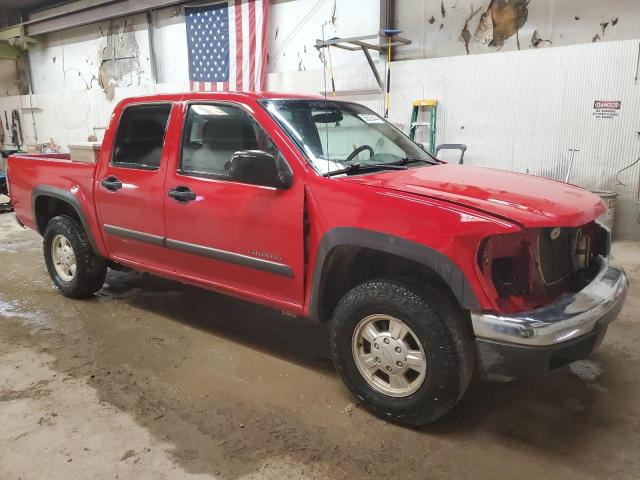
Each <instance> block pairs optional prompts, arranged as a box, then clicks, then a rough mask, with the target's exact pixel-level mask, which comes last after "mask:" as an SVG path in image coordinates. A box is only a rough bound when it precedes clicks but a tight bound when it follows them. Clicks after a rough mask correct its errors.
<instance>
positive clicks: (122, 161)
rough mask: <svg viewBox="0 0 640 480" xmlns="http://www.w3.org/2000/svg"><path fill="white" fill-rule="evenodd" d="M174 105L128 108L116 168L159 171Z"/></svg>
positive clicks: (120, 126) (116, 149)
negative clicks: (166, 132)
mask: <svg viewBox="0 0 640 480" xmlns="http://www.w3.org/2000/svg"><path fill="white" fill-rule="evenodd" d="M170 112H171V104H170V103H163V104H153V105H134V106H130V107H127V108H125V109H124V111H123V112H122V115H121V117H120V123H119V124H118V131H117V133H116V142H115V147H114V150H113V161H112V163H113V164H114V165H117V166H120V167H125V168H141V169H145V170H157V169H158V168H159V167H160V158H161V156H162V145H163V143H164V134H165V130H166V127H167V121H168V120H169V113H170Z"/></svg>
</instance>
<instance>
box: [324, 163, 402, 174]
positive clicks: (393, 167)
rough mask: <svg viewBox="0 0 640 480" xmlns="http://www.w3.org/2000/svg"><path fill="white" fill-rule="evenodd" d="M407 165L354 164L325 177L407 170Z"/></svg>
mask: <svg viewBox="0 0 640 480" xmlns="http://www.w3.org/2000/svg"><path fill="white" fill-rule="evenodd" d="M406 169H407V167H406V165H398V164H392V163H353V164H351V165H349V166H348V167H347V168H342V169H340V170H334V171H332V172H328V173H325V174H324V176H325V177H332V176H334V175H341V174H343V173H346V174H347V175H348V174H350V173H354V172H360V171H362V170H406Z"/></svg>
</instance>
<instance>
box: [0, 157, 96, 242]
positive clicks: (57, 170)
mask: <svg viewBox="0 0 640 480" xmlns="http://www.w3.org/2000/svg"><path fill="white" fill-rule="evenodd" d="M95 168H96V165H95V164H93V163H85V162H74V161H72V160H71V159H70V158H69V154H61V153H51V154H22V153H21V154H15V155H11V156H9V159H8V162H7V177H8V180H9V195H10V197H11V202H12V204H13V208H14V210H15V213H16V217H17V218H18V220H19V221H20V222H21V223H22V224H23V225H25V226H27V227H29V228H33V229H35V230H36V231H39V230H40V229H39V228H38V225H36V222H35V219H34V206H35V202H34V200H35V197H34V192H35V191H37V190H38V187H39V186H45V185H46V186H47V188H49V189H59V190H60V191H62V192H66V193H67V194H70V195H72V196H73V197H75V198H76V200H77V201H78V203H79V204H80V205H81V206H82V208H83V210H84V211H85V212H91V215H89V216H91V217H93V218H95V210H94V203H93V176H94V171H95ZM92 226H94V225H92Z"/></svg>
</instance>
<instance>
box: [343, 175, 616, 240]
mask: <svg viewBox="0 0 640 480" xmlns="http://www.w3.org/2000/svg"><path fill="white" fill-rule="evenodd" d="M348 181H351V182H358V183H361V184H366V185H375V186H378V187H381V188H386V189H391V190H398V191H404V192H410V193H414V194H417V195H423V196H426V197H431V198H437V199H442V200H446V201H450V202H455V203H459V204H461V205H465V206H468V207H470V208H473V209H477V210H483V211H486V212H492V213H494V214H496V215H500V216H501V217H504V218H509V219H511V220H513V221H516V222H518V223H519V224H521V225H525V226H527V227H528V228H538V227H558V226H562V227H577V226H580V225H584V224H585V223H587V222H590V221H591V220H593V219H594V218H596V217H598V216H599V215H601V214H602V213H604V205H603V204H602V201H601V200H600V197H598V196H597V195H594V194H592V193H591V192H588V191H587V190H584V189H582V188H580V187H576V186H574V185H570V184H567V183H562V182H557V181H554V180H547V179H545V178H541V177H534V176H531V175H523V174H520V173H513V172H507V171H504V170H495V169H491V168H483V167H470V166H463V165H438V166H436V167H431V168H416V169H412V170H400V171H396V172H384V173H377V174H373V175H366V176H362V177H359V178H355V177H351V178H349V179H348Z"/></svg>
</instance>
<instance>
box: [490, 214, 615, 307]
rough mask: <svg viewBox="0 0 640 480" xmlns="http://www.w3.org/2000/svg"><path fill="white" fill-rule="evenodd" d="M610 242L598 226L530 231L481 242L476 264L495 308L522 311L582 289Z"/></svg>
mask: <svg viewBox="0 0 640 480" xmlns="http://www.w3.org/2000/svg"><path fill="white" fill-rule="evenodd" d="M610 244H611V238H610V233H609V231H608V230H607V229H606V228H605V227H603V226H601V225H600V224H598V223H597V222H591V223H588V224H586V225H583V226H580V227H553V228H540V229H531V230H525V231H523V232H520V233H517V234H509V235H498V236H495V237H490V238H488V239H485V240H484V241H483V242H482V244H481V246H480V250H479V253H478V265H479V268H480V271H481V273H482V275H483V278H484V281H485V288H486V289H487V292H488V293H489V295H490V296H492V297H493V299H494V301H495V303H496V304H497V305H498V306H499V308H500V309H502V310H503V311H507V312H517V311H527V310H533V309H535V308H537V307H539V306H542V305H545V304H548V303H549V302H552V301H554V300H556V299H557V298H559V297H560V296H562V295H563V294H566V293H573V292H577V291H579V290H581V289H582V288H584V287H585V286H586V285H587V284H588V283H589V282H590V281H591V280H592V279H593V277H594V275H595V274H596V272H597V271H598V268H599V260H598V258H599V257H607V256H608V255H609V249H610Z"/></svg>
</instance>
